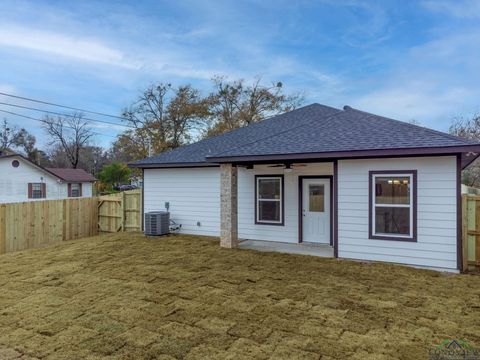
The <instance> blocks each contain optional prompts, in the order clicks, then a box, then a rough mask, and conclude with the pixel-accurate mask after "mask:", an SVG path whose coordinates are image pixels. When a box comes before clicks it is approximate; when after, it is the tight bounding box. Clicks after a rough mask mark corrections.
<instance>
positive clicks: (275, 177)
mask: <svg viewBox="0 0 480 360" xmlns="http://www.w3.org/2000/svg"><path fill="white" fill-rule="evenodd" d="M479 154H480V144H479V143H477V142H473V141H470V140H465V139H461V138H458V137H455V136H452V135H449V134H444V133H441V132H438V131H434V130H430V129H427V128H424V127H419V126H415V125H412V124H408V123H404V122H400V121H396V120H392V119H387V118H384V117H381V116H376V115H373V114H369V113H365V112H362V111H359V110H356V109H352V108H350V107H344V109H343V110H339V109H334V108H331V107H327V106H323V105H319V104H313V105H309V106H306V107H303V108H300V109H297V110H294V111H291V112H289V113H286V114H283V115H279V116H275V117H273V118H270V119H267V120H264V121H261V122H259V123H256V124H254V125H250V126H248V127H245V128H241V129H237V130H234V131H231V132H228V133H226V134H223V135H220V136H217V137H213V138H210V139H207V140H203V141H200V142H197V143H194V144H191V145H188V146H185V147H182V148H179V149H176V150H173V151H169V152H166V153H163V154H160V155H158V156H153V157H150V158H147V159H144V160H140V161H137V162H135V163H133V164H131V166H132V167H137V168H141V169H142V171H143V175H144V188H143V189H144V196H143V199H144V205H143V211H144V212H149V211H157V210H164V209H165V207H166V206H165V205H166V203H168V208H169V211H170V213H171V218H172V219H173V220H175V221H176V222H177V223H179V224H181V225H182V229H181V232H183V233H186V234H198V235H209V236H220V244H221V245H222V246H225V247H236V246H237V245H238V241H237V240H240V241H241V240H245V239H248V240H260V241H277V242H285V243H301V242H308V243H317V244H324V246H325V247H331V249H332V256H334V257H339V258H348V259H360V260H374V261H385V262H392V263H399V264H407V265H412V266H418V267H426V268H432V269H438V270H445V271H458V270H461V266H462V251H461V202H460V194H461V186H460V185H461V180H460V178H461V170H462V169H463V168H465V167H466V166H468V165H469V164H470V163H471V162H472V161H473V160H475V159H476V158H477V157H478V156H479Z"/></svg>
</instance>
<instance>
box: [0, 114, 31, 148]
mask: <svg viewBox="0 0 480 360" xmlns="http://www.w3.org/2000/svg"><path fill="white" fill-rule="evenodd" d="M27 135H29V134H28V132H27V131H26V130H25V129H23V128H22V129H19V128H18V127H16V126H14V125H10V124H9V123H8V120H7V119H3V122H2V125H1V127H0V150H2V151H5V150H12V149H13V148H16V147H19V146H21V145H22V140H23V139H24V137H25V136H27Z"/></svg>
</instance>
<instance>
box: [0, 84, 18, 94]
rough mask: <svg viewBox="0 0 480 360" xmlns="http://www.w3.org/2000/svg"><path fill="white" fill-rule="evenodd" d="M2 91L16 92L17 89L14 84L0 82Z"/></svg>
mask: <svg viewBox="0 0 480 360" xmlns="http://www.w3.org/2000/svg"><path fill="white" fill-rule="evenodd" d="M0 92H3V93H7V94H15V93H16V92H17V90H16V88H15V86H13V85H8V84H0Z"/></svg>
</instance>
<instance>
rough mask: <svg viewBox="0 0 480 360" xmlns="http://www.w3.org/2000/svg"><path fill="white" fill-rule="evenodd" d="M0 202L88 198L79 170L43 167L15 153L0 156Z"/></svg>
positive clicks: (89, 181)
mask: <svg viewBox="0 0 480 360" xmlns="http://www.w3.org/2000/svg"><path fill="white" fill-rule="evenodd" d="M0 174H1V176H0V203H13V202H23V201H36V200H57V199H67V198H74V197H91V196H92V185H93V182H94V181H95V178H94V177H93V176H92V175H90V174H88V173H87V172H86V171H85V170H83V169H53V168H43V167H41V166H38V165H36V164H35V163H33V162H31V161H30V160H28V159H26V158H24V157H23V156H21V155H18V154H8V155H0Z"/></svg>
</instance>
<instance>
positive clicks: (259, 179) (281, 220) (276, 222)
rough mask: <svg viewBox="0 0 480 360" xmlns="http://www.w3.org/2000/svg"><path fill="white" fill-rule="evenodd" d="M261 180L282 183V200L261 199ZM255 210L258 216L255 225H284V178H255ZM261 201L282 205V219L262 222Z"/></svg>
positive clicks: (271, 176)
mask: <svg viewBox="0 0 480 360" xmlns="http://www.w3.org/2000/svg"><path fill="white" fill-rule="evenodd" d="M261 180H278V181H279V182H280V198H279V199H260V196H259V193H260V181H261ZM255 189H256V194H255V199H256V203H255V208H256V216H255V223H256V224H266V225H283V224H284V219H283V201H284V200H283V176H278V175H257V176H256V177H255ZM260 201H275V202H278V203H279V205H280V211H279V214H280V218H279V220H278V221H275V220H260Z"/></svg>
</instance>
